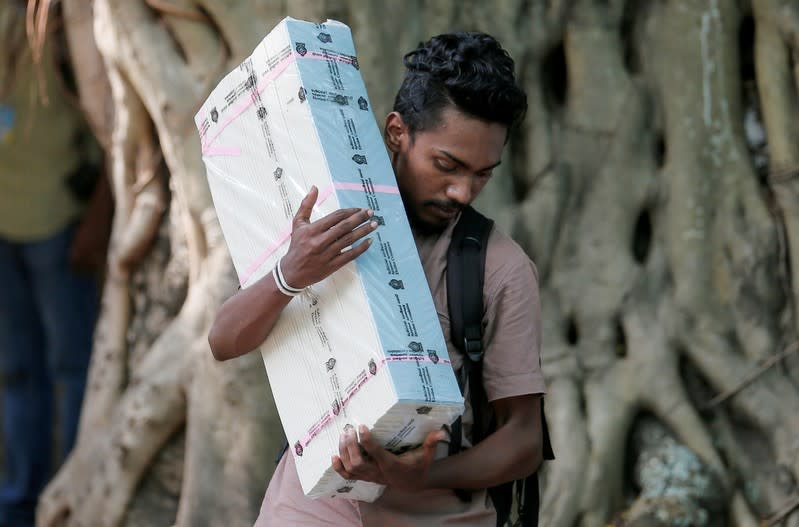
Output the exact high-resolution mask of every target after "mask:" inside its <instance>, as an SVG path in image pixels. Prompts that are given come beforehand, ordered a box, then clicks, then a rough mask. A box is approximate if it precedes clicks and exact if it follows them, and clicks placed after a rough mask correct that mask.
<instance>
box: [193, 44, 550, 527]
mask: <svg viewBox="0 0 799 527" xmlns="http://www.w3.org/2000/svg"><path fill="white" fill-rule="evenodd" d="M405 65H406V67H407V72H406V76H405V79H404V81H403V84H402V86H401V88H400V90H399V92H398V94H397V98H396V100H395V103H394V111H392V112H391V113H390V114H389V115H388V117H387V119H386V127H385V139H386V144H387V147H388V149H389V151H390V154H391V157H392V164H393V167H394V171H395V173H396V176H397V181H398V185H399V188H400V192H401V194H402V198H403V201H404V203H405V208H406V211H407V214H408V218H409V220H410V223H411V227H412V230H413V233H414V238H415V240H416V245H417V248H418V250H419V255H420V257H421V260H422V264H423V267H424V269H425V274H426V277H427V280H428V283H429V285H430V289H431V291H432V293H433V299H434V302H435V305H436V308H437V311H438V313H439V318H440V322H441V325H442V328H443V330H444V335H445V337H446V338H447V339H449V337H450V331H449V329H450V328H449V319H448V316H447V313H448V307H447V294H446V279H445V278H446V254H447V248H448V246H449V241H450V238H451V235H452V230H453V227H454V225H455V223H456V222H457V220H458V218H459V211H460V210H461V209H462V208H463V207H465V206H466V205H469V204H470V203H471V202H472V201H473V200H474V199H475V198H476V197H477V195H478V194H479V193H480V191H481V190H482V189H483V187H484V186H485V184H486V183H487V182H488V181H489V179H490V177H491V172H492V169H493V168H495V167H496V166H497V165H499V163H500V158H501V155H502V151H503V149H504V146H505V143H506V141H507V138H508V134H509V133H510V130H511V129H512V127H513V126H514V125H515V124H516V123H517V122H518V121H519V120H520V119H521V118H522V116H523V114H524V112H525V109H526V105H527V103H526V96H525V94H524V92H523V91H522V90H521V89H520V88H519V87H518V86H517V85H516V81H515V78H514V65H513V61H512V59H511V58H510V57H509V56H508V54H507V52H506V51H505V50H504V49H502V48H501V46H500V45H499V43H498V42H497V41H496V40H495V39H494V38H493V37H490V36H488V35H485V34H474V33H455V34H447V35H440V36H438V37H434V38H433V39H431V40H430V41H428V42H427V43H425V44H422V45H420V46H419V48H418V49H416V50H415V51H412V52H411V53H409V54H408V55H406V57H405ZM316 198H317V191H316V189H312V190H311V192H310V193H309V194H308V196H306V198H305V199H304V200H303V202H302V204H301V206H300V208H299V210H298V212H297V215H296V217H295V219H294V231H293V234H292V239H291V243H290V247H289V250H288V253H287V254H286V256H285V257H284V258H283V263H282V269H283V279H284V280H285V282H286V284H282V285H281V284H275V282H274V280H273V278H272V275H271V274H269V275H266V276H265V277H264V278H263V279H262V280H261V281H260V282H259V283H257V284H255V285H254V286H252V287H250V288H248V289H246V290H243V291H241V292H239V293H238V294H237V295H235V296H234V297H233V298H231V299H230V300H228V301H227V302H226V303H225V304H224V305H223V307H222V309H221V310H220V313H219V315H218V317H217V320H216V321H215V324H214V326H213V327H212V329H211V334H210V335H209V341H210V343H211V348H212V350H213V352H214V355H215V357H217V358H218V359H220V360H224V359H227V358H231V357H235V356H238V355H241V354H242V353H244V352H246V351H249V350H251V349H254V348H256V347H257V346H258V345H260V344H261V343H262V342H263V341H264V340H265V339H266V337H267V335H268V334H269V332H270V330H271V328H272V326H273V324H274V323H275V321H276V320H277V318H278V316H279V315H280V311H281V310H282V308H283V307H285V306H286V305H287V304H288V302H289V301H290V299H291V297H289V296H286V295H285V294H282V293H281V292H280V290H279V287H281V288H282V287H283V286H285V285H287V284H288V285H290V286H291V287H292V288H303V287H306V286H308V285H311V284H313V283H315V282H317V281H319V280H322V279H324V278H325V277H327V276H328V275H330V274H331V273H333V272H335V271H336V270H337V269H339V268H340V267H341V266H343V265H344V264H345V263H347V262H349V261H351V260H353V259H354V258H357V257H358V256H359V255H360V254H362V253H363V252H364V251H366V250H367V249H368V248H369V240H368V239H366V240H365V241H362V242H361V243H359V244H356V245H354V248H353V249H351V250H350V251H345V252H343V253H342V252H341V250H342V249H343V248H344V247H347V246H349V245H352V244H354V243H356V242H357V241H358V240H363V239H364V238H365V237H366V236H367V235H368V234H369V233H371V232H372V231H373V230H374V229H375V228H376V227H377V225H376V224H375V223H374V222H367V221H366V220H368V218H369V217H370V214H371V212H370V211H368V210H362V209H361V210H359V209H347V210H341V211H337V212H334V213H332V214H331V215H329V216H327V217H325V218H323V219H320V220H318V221H316V222H313V223H311V222H309V218H310V213H311V209H312V207H313V205H314V203H315V201H316ZM358 225H362V226H361V227H358V228H356V226H358ZM353 229H354V230H353ZM483 296H484V304H485V306H486V309H485V316H484V320H483V322H484V325H485V332H484V339H483V342H484V348H485V358H484V366H483V384H484V387H485V393H486V395H487V398H488V400H489V401H490V403H491V407H492V410H493V412H494V415H495V416H496V420H497V428H496V431H495V432H493V433H492V434H490V435H489V436H488V437H486V438H485V439H484V440H483V441H481V442H480V443H478V444H477V445H474V446H472V447H471V448H466V449H465V450H463V451H461V452H460V453H458V454H456V455H453V456H447V445H446V443H445V441H446V440H447V434H446V433H445V432H444V431H436V432H433V433H431V434H429V435H428V436H427V438H426V440H425V442H424V444H423V445H422V446H421V447H419V448H418V449H416V450H414V451H411V452H407V453H405V454H402V455H400V456H396V455H394V454H392V453H390V452H388V451H386V450H384V449H383V448H381V447H380V446H379V445H378V444H377V443H376V442H375V441H374V439H373V437H372V436H371V434H370V432H369V431H368V430H367V429H365V428H362V429H361V430H360V431H359V432H360V434H359V436H360V437H359V438H358V437H356V434H355V432H354V431H349V432H347V433H345V434H344V436H343V437H342V439H341V442H340V448H339V455H338V456H334V457H333V459H332V460H331V462H332V464H333V467H334V468H335V470H336V471H337V472H338V473H339V474H341V475H342V476H343V477H345V478H348V479H360V480H365V481H374V482H378V483H381V484H385V485H386V486H387V487H386V490H385V492H384V494H383V495H382V497H381V498H379V499H378V500H377V501H376V502H374V503H363V502H357V501H349V500H342V499H324V498H322V499H315V500H312V499H310V498H306V497H305V496H304V495H303V492H302V489H301V487H300V483H299V480H298V477H297V473H296V470H295V468H294V463H293V458H292V456H291V455H284V456H283V458H282V460H281V461H280V464H279V465H278V467H277V470H276V472H275V475H274V477H273V479H272V481H271V483H270V485H269V488H268V490H267V493H266V497H265V499H264V503H263V506H262V509H261V515H260V517H259V519H258V521H257V522H256V526H266V525H277V526H283V525H292V526H297V525H302V526H306V525H307V526H319V525H329V526H416V525H420V526H431V525H469V526H485V527H494V526H495V525H496V515H495V512H494V509H493V507H492V505H491V502H490V499H489V498H488V495H487V492H486V490H485V489H487V488H488V487H491V486H495V485H498V484H500V483H503V482H506V481H512V480H515V479H519V478H522V477H525V476H527V475H528V474H531V473H532V472H534V471H535V470H536V468H537V467H538V465H539V464H540V462H541V459H542V432H541V415H540V408H541V404H540V400H539V399H540V397H542V394H543V393H544V391H545V387H544V380H543V377H542V374H541V371H540V367H539V349H540V339H541V335H540V307H539V298H538V285H537V275H536V270H535V267H534V266H533V264H532V262H530V260H529V259H528V258H527V256H526V255H525V254H524V252H523V251H522V250H521V249H520V248H519V247H518V245H516V244H515V243H514V242H513V241H512V240H510V238H508V237H507V236H506V235H504V234H502V233H500V232H498V231H497V230H496V229H494V231H493V232H492V234H491V237H490V238H489V243H488V253H487V258H486V269H485V284H484V289H483ZM448 348H449V353H450V356H451V358H452V361H453V367H454V368H455V369H456V370H458V369H459V368H460V365H461V363H462V358H461V355H460V353H459V352H458V351H457V350H456V349H455V348H454V347H453V346H452V344H451V343H450V342H449V341H448ZM471 422H472V418H471V409H470V408H469V405H468V398H467V409H466V413H465V415H464V418H463V424H464V430H465V432H466V436H467V438H466V440H465V441H464V445H465V446H466V447H468V446H469V445H468V436H469V432H470V424H471ZM453 489H466V490H470V491H472V494H471V496H472V499H471V500H470V501H464V500H461V499H460V498H459V497H458V496H456V494H455V492H454V491H453Z"/></svg>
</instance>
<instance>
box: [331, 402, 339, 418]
mask: <svg viewBox="0 0 799 527" xmlns="http://www.w3.org/2000/svg"><path fill="white" fill-rule="evenodd" d="M331 406H332V410H333V415H338V414H339V412H340V411H341V404H339V402H338V399H336V400H335V401H333V404H332V405H331Z"/></svg>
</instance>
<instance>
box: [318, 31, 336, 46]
mask: <svg viewBox="0 0 799 527" xmlns="http://www.w3.org/2000/svg"><path fill="white" fill-rule="evenodd" d="M316 38H318V39H319V40H321V41H322V42H324V43H325V44H328V43H330V42H333V39H332V38H331V37H330V33H319V35H317V37H316Z"/></svg>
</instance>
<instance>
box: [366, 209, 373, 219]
mask: <svg viewBox="0 0 799 527" xmlns="http://www.w3.org/2000/svg"><path fill="white" fill-rule="evenodd" d="M374 214H375V211H373V210H372V209H366V215H367V216H368V217H370V218H371V217H372V216H374Z"/></svg>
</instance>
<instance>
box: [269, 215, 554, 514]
mask: <svg viewBox="0 0 799 527" xmlns="http://www.w3.org/2000/svg"><path fill="white" fill-rule="evenodd" d="M453 228H454V222H453V223H452V224H451V225H450V226H449V227H448V228H447V229H446V230H445V231H444V232H443V233H442V234H440V235H436V236H428V237H423V236H416V246H417V249H418V250H419V256H420V258H421V260H422V265H423V267H424V270H425V275H426V276H427V281H428V284H429V285H430V291H431V292H432V294H433V301H434V303H435V306H436V310H437V312H438V318H439V321H440V322H441V327H442V329H443V331H444V337H445V338H446V340H447V347H448V350H449V355H450V359H451V360H452V364H453V367H454V368H455V370H456V371H457V370H459V369H460V367H461V364H462V358H461V354H460V352H459V351H458V350H457V349H456V348H455V347H454V346H452V343H451V342H450V326H449V315H448V307H447V283H446V268H447V249H448V247H449V242H450V239H451V237H452V229H453ZM483 302H484V304H483V305H484V306H485V314H484V316H483V324H484V327H485V331H484V337H483V343H484V348H485V355H484V359H483V361H484V362H483V385H484V387H485V391H486V395H487V397H488V400H489V401H494V400H497V399H503V398H507V397H514V396H519V395H527V394H536V393H544V392H545V391H546V387H545V384H544V377H543V375H542V373H541V362H540V350H541V308H540V301H539V296H538V275H537V271H536V268H535V266H534V265H533V263H532V262H531V261H530V259H529V258H528V257H527V255H526V254H525V253H524V251H522V249H521V248H520V247H519V246H518V245H517V244H516V243H515V242H514V241H513V240H511V239H510V238H509V237H508V236H507V235H505V234H503V233H501V232H500V231H498V230H497V229H496V228H495V229H494V230H493V231H492V234H491V236H490V238H489V242H488V252H487V255H486V267H485V284H484V287H483ZM471 422H472V418H471V408H470V406H469V403H468V397H466V412H465V413H464V416H463V423H464V431H465V433H466V435H469V431H470V425H471ZM464 444H465V445H468V442H467V441H464ZM446 451H447V447H446V445H444V444H442V445H440V448H439V456H446ZM255 525H256V527H265V526H271V525H274V526H284V525H292V526H309V527H310V526H314V527H316V526H331V527H333V526H336V527H342V526H346V527H349V526H357V527H415V526H439V525H440V526H444V525H447V526H452V525H459V526H469V527H483V526H484V527H494V526H495V525H496V515H495V512H494V508H493V506H492V505H491V502H490V499H489V498H488V493H487V492H486V491H478V492H474V493H472V500H471V502H469V503H464V502H462V501H461V500H460V499H458V497H457V496H455V494H454V492H453V491H452V490H450V489H435V490H424V491H417V492H406V491H399V490H397V489H392V488H387V489H386V490H385V492H384V493H383V495H382V496H381V497H380V499H378V500H377V501H375V502H374V503H365V502H358V501H351V500H342V499H339V498H336V499H326V498H319V499H310V498H307V497H306V496H305V495H304V494H303V492H302V487H301V486H300V482H299V479H298V477H297V471H296V469H295V468H294V459H293V457H292V456H291V455H285V456H283V459H282V460H281V461H280V464H279V465H278V467H277V469H276V471H275V474H274V476H273V477H272V481H271V482H270V484H269V488H268V490H267V493H266V496H265V498H264V502H263V505H262V507H261V514H260V516H259V518H258V521H257V522H256V524H255Z"/></svg>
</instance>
